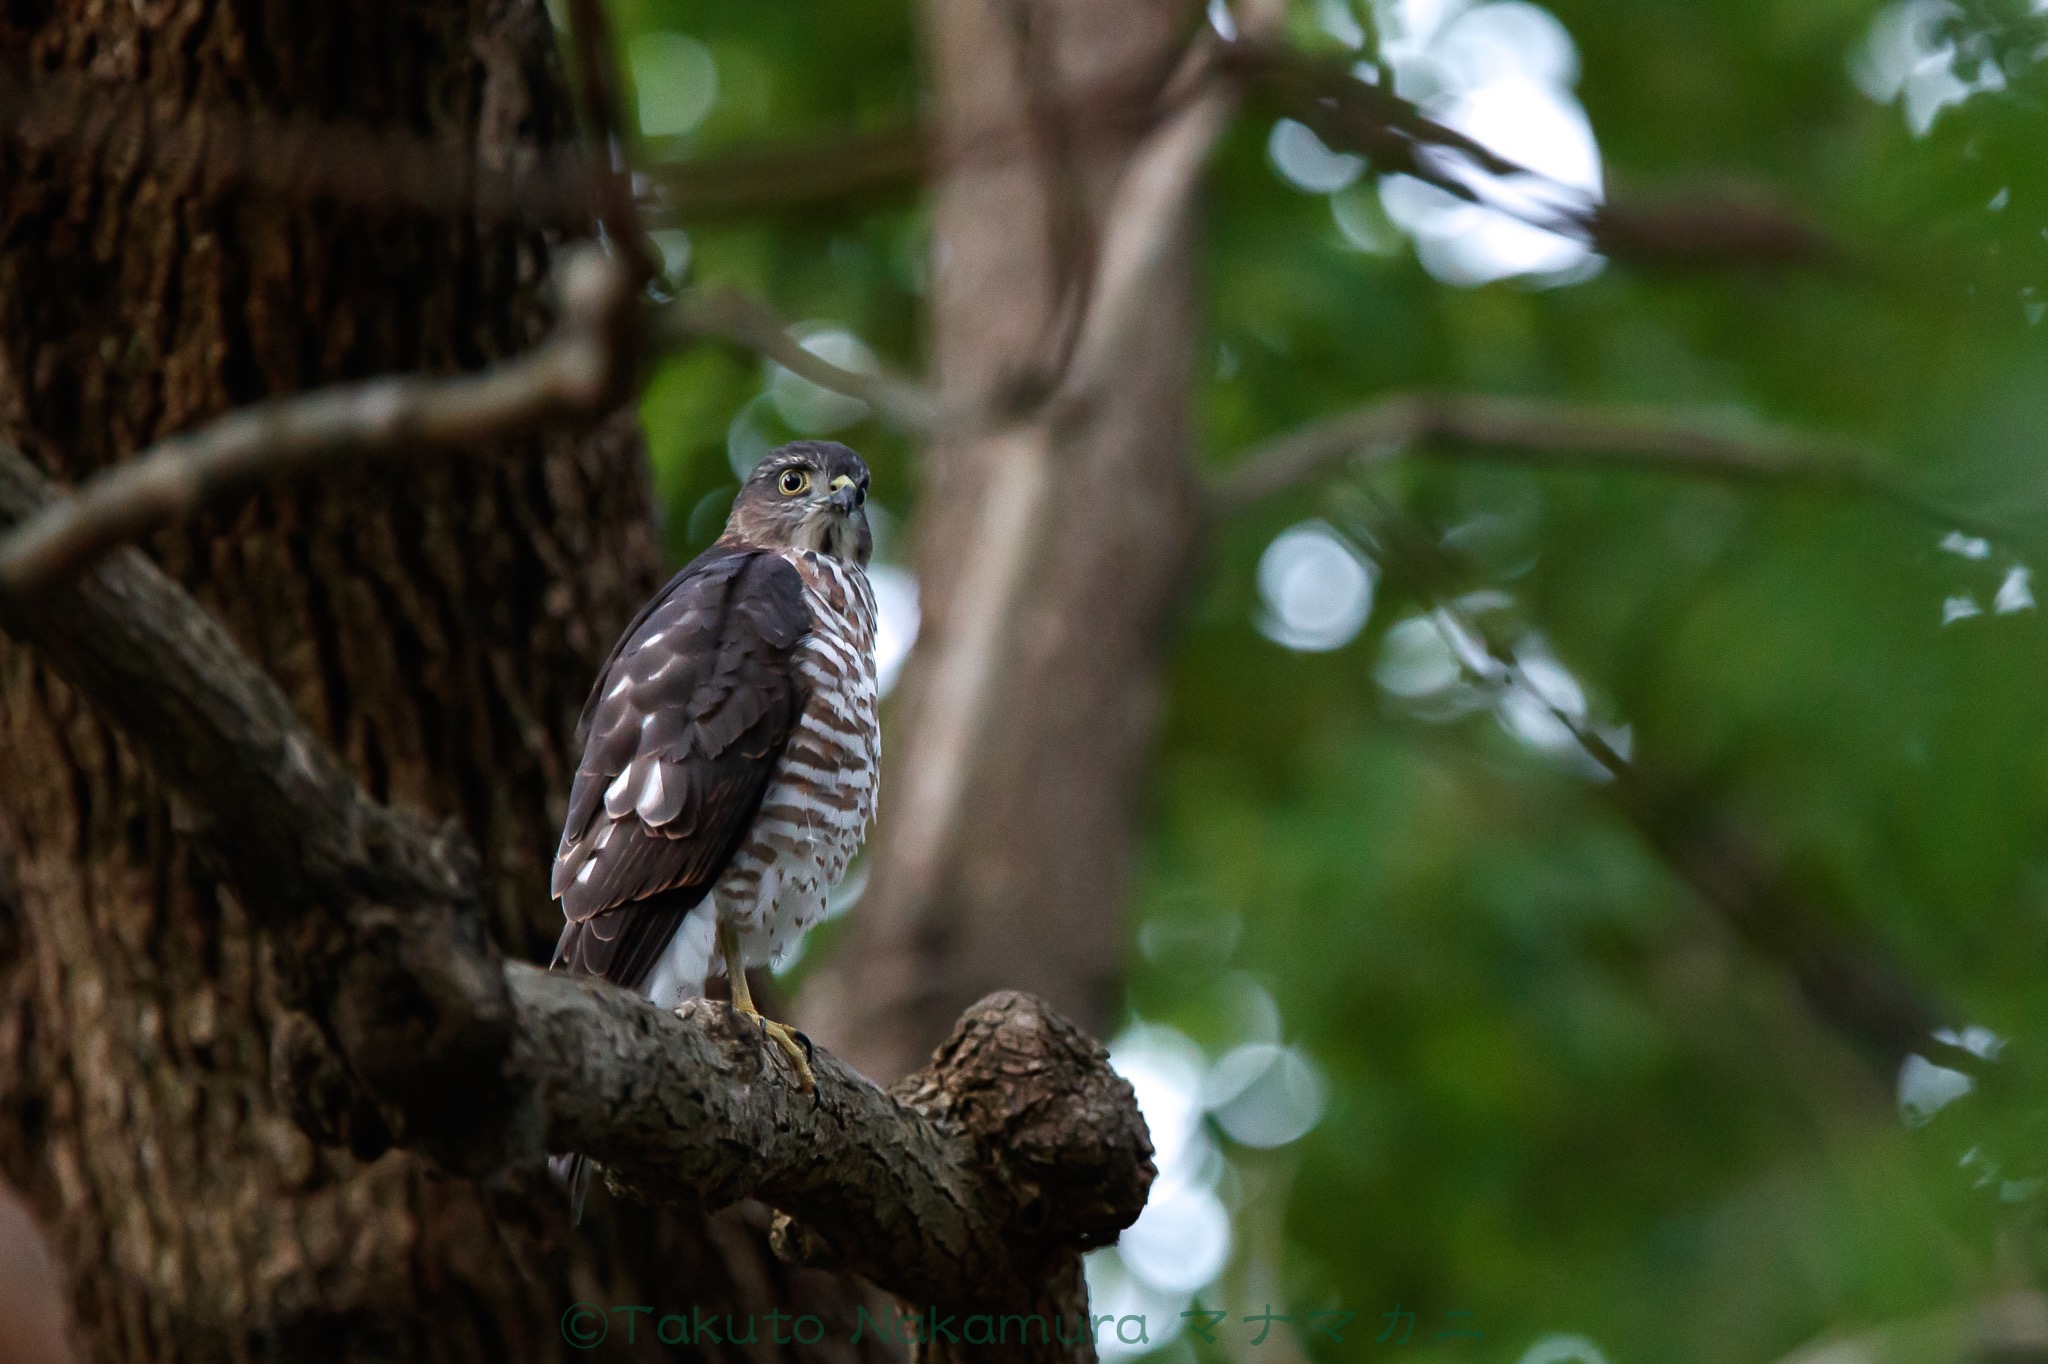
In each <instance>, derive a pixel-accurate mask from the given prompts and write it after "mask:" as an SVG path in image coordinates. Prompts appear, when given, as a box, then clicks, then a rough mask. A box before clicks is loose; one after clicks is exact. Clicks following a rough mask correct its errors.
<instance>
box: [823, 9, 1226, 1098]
mask: <svg viewBox="0 0 2048 1364" xmlns="http://www.w3.org/2000/svg"><path fill="white" fill-rule="evenodd" d="M1191 15H1192V10H1191V7H1190V6H1188V5H1186V4H1184V3H1182V2H1181V0H1129V3H1119V4H1103V3H1101V2H1100V0H929V2H928V3H927V4H926V5H925V6H924V16H925V21H926V31H927V33H928V35H929V48H930V53H931V63H932V69H933V78H934V81H935V84H936V86H937V95H938V108H939V119H938V122H939V126H940V127H941V128H943V129H945V130H947V136H948V137H949V138H951V139H954V140H956V142H957V143H959V144H963V145H964V144H965V143H966V142H968V141H969V140H971V139H974V138H975V137H977V136H978V135H980V136H986V134H987V132H988V130H992V129H1004V130H1013V131H1014V130H1016V129H1019V128H1021V129H1024V130H1026V131H1027V133H1028V147H1029V151H1028V153H1027V154H1025V155H1022V156H1003V157H990V156H987V155H981V156H975V155H968V154H963V155H960V156H956V157H949V156H947V155H946V153H945V150H944V149H943V148H942V149H941V152H940V157H939V164H940V165H941V167H942V168H943V170H944V174H943V176H942V178H941V180H940V181H939V183H938V184H937V185H936V186H935V189H934V195H933V198H934V226H935V233H934V241H933V253H934V261H933V264H934V269H933V290H932V351H933V354H934V356H935V357H936V374H935V376H934V377H935V380H936V383H937V386H938V388H939V390H940V394H941V400H942V407H944V408H945V409H946V410H961V409H962V408H964V407H965V406H967V405H968V404H973V403H980V404H985V405H986V410H991V411H995V412H998V413H1000V412H1002V411H1004V410H1005V409H1010V408H1015V407H1017V406H1018V405H1019V404H1020V402H1028V401H1029V400H1030V399H1031V398H1032V397H1033V396H1034V395H1042V394H1043V393H1044V392H1045V391H1046V389H1047V388H1048V387H1049V385H1050V384H1052V383H1053V382H1055V381H1056V380H1057V378H1058V376H1059V371H1060V369H1061V366H1062V365H1063V364H1064V362H1065V360H1066V357H1067V354H1068V352H1069V350H1070V348H1071V346H1072V344H1073V341H1074V337H1075V332H1076V329H1077V328H1078V325H1079V322H1080V319H1081V317H1082V315H1083V313H1084V312H1085V310H1086V307H1087V304H1088V301H1089V300H1088V296H1087V295H1088V286H1089V282H1090V279H1091V275H1092V273H1093V270H1094V267H1095V259H1094V250H1095V247H1096V245H1097V242H1098V239H1099V236H1100V231H1101V226H1102V223H1101V219H1102V215H1103V210H1104V207H1105V205H1106V204H1107V202H1108V200H1109V198H1110V195H1111V192H1112V190H1113V189H1114V187H1115V185H1116V182H1117V179H1118V176H1119V174H1120V172H1121V171H1122V170H1123V168H1124V166H1125V164H1126V163H1127V161H1128V159H1129V156H1130V153H1131V150H1132V148H1133V147H1134V146H1135V144H1136V143H1137V141H1138V139H1139V137H1140V136H1141V135H1142V134H1143V132H1144V131H1145V130H1146V127H1147V125H1148V124H1149V122H1150V115H1149V109H1148V107H1147V106H1148V101H1147V100H1145V99H1143V98H1142V95H1143V94H1146V93H1150V92H1153V91H1156V90H1157V88H1158V87H1159V85H1161V84H1162V83H1163V82H1164V80H1165V78H1166V76H1167V74H1168V73H1169V72H1170V71H1171V69H1172V64H1173V62H1174V60H1175V59H1176V57H1177V56H1178V55H1179V54H1180V52H1181V51H1182V50H1183V49H1184V47H1185V43H1186V38H1187V32H1188V21H1189V19H1190V17H1191ZM1107 91H1119V92H1136V93H1138V94H1139V95H1140V96H1141V97H1140V98H1138V99H1136V100H1134V101H1133V100H1126V101H1123V102H1122V108H1123V110H1124V111H1125V112H1124V116H1123V117H1120V118H1119V117H1115V116H1114V115H1112V114H1107V113H1105V112H1104V111H1105V108H1110V109H1114V108H1116V107H1117V106H1118V103H1119V102H1118V101H1116V100H1106V99H1104V98H1102V96H1103V94H1104V92H1107ZM1086 96H1094V98H1088V97H1086ZM1133 106H1135V109H1136V110H1137V112H1138V113H1139V114H1140V117H1137V118H1133V117H1130V112H1129V111H1130V110H1131V109H1132V107H1133ZM1175 251H1176V257H1175V259H1174V261H1173V263H1172V264H1171V265H1170V266H1169V267H1168V269H1167V272H1166V275H1167V279H1168V284H1167V286H1166V287H1163V288H1161V289H1159V290H1158V291H1157V292H1156V294H1155V295H1154V296H1153V297H1152V298H1151V299H1150V300H1149V305H1148V306H1147V308H1146V309H1145V312H1144V314H1143V315H1142V316H1141V317H1140V318H1139V319H1138V320H1137V322H1136V323H1135V325H1134V326H1133V328H1132V331H1131V333H1130V334H1129V344H1128V348H1127V356H1128V360H1127V363H1125V364H1124V365H1123V366H1122V367H1121V368H1120V369H1119V370H1118V371H1117V373H1116V375H1115V376H1114V379H1113V381H1112V383H1111V385H1110V387H1109V388H1108V389H1107V390H1106V391H1105V392H1104V393H1103V394H1102V396H1101V400H1100V402H1098V403H1096V404H1094V405H1092V406H1091V407H1090V408H1089V409H1088V410H1086V411H1085V412H1084V413H1082V414H1080V415H1079V417H1078V419H1077V420H1074V421H1072V422H1071V423H1069V424H1067V425H1065V426H1064V427H1062V428H1061V429H1057V430H1055V431H1054V433H1053V435H1052V439H1051V440H1050V441H1049V442H1046V443H1044V444H1043V445H1039V446H1034V445H1033V444H1032V442H1030V441H1029V440H1028V439H1025V440H1020V439H1019V438H1018V437H1017V435H1016V433H1014V432H999V433H995V434H991V435H983V436H978V437H975V438H971V439H952V440H946V439H943V438H942V439H941V440H940V441H939V442H938V443H937V444H935V446H934V447H933V449H932V450H931V451H930V452H929V454H928V457H927V464H926V476H925V479H924V483H923V486H922V487H921V488H920V489H919V493H918V512H917V524H916V526H915V528H914V533H915V542H916V566H917V572H918V581H919V584H920V591H921V597H922V602H921V605H922V608H923V624H922V627H921V631H920V637H919V642H918V647H917V651H916V654H915V656H914V657H913V659H912V661H911V664H910V666H909V670H908V672H907V673H906V675H905V679H904V683H903V686H902V689H901V692H900V694H899V695H900V700H898V702H897V703H896V709H895V712H894V714H893V716H892V718H891V729H890V733H889V735H888V738H887V745H888V749H887V754H886V761H885V764H884V771H885V773H886V776H885V792H886V794H885V795H884V796H883V799H882V812H883V817H882V826H881V830H880V833H879V835H878V839H877V846H876V849H875V853H874V870H873V879H872V880H871V882H870V885H869V890H868V892H867V894H866V895H865V896H864V897H863V899H862V902H861V905H860V908H859V909H858V910H857V911H856V912H855V914H854V915H853V917H852V920H851V927H850V929H849V932H848V941H847V944H846V945H845V946H844V948H843V949H842V950H840V951H839V952H837V953H836V954H835V955H834V956H833V958H832V959H831V960H830V961H829V962H828V963H826V964H825V965H824V966H822V967H821V968H820V971H819V973H818V974H817V975H816V976H814V977H813V978H812V980H811V981H810V982H809V983H807V985H806V993H805V999H804V1000H803V1005H804V1011H805V1012H804V1018H805V1022H806V1025H807V1026H809V1027H811V1028H813V1029H814V1031H815V1032H816V1034H817V1036H818V1038H819V1040H820V1041H821V1042H823V1043H825V1044H826V1045H827V1046H829V1047H832V1048H834V1049H835V1050H837V1051H838V1052H839V1053H840V1054H841V1055H843V1056H846V1057H847V1058H848V1059H850V1060H852V1061H853V1062H854V1064H856V1065H858V1066H860V1067H861V1068H862V1069H863V1070H864V1071H866V1073H868V1074H869V1075H872V1076H874V1077H876V1078H877V1079H882V1080H888V1079H891V1078H893V1077H895V1076H897V1075H899V1074H902V1073H903V1072H905V1071H907V1070H909V1069H911V1068H912V1067H914V1066H915V1065H917V1064H918V1063H919V1062H920V1061H921V1060H922V1059H923V1056H924V1054H925V1053H926V1052H927V1051H928V1050H929V1049H930V1048H931V1047H932V1046H933V1045H934V1043H936V1042H937V1041H938V1040H939V1039H941V1038H943V1037H944V1036H945V1034H946V1030H947V1028H948V1027H949V1026H950V1025H951V1022H952V1020H953V1018H954V1017H956V1016H957V1015H958V1014H959V1012H960V1010H961V1009H962V1008H963V1007H965V1006H966V1005H967V1004H968V1003H970V1002H972V1001H973V1000H975V999H977V998H979V997H980V996H981V995H982V994H984V993H986V992H987V991H988V990H989V989H991V988H996V987H997V986H1009V987H1014V988H1018V989H1024V990H1030V991H1032V992H1034V993H1037V994H1040V995H1042V996H1044V997H1045V998H1046V999H1048V1000H1050V1001H1052V1002H1053V1003H1054V1005H1056V1006H1057V1007H1058V1008H1059V1009H1061V1010H1062V1011H1064V1012H1066V1013H1067V1014H1068V1015H1069V1016H1071V1017H1073V1018H1075V1019H1076V1020H1078V1021H1079V1022H1081V1023H1082V1025H1083V1026H1084V1027H1087V1028H1090V1029H1091V1030H1094V1031H1097V1032H1098V1033H1099V1032H1100V1031H1101V1030H1102V1029H1103V1028H1104V1026H1105V1024H1107V1023H1108V1022H1109V1021H1110V1015H1109V1010H1110V1008H1111V1007H1112V1005H1113V1003H1114V999H1115V992H1116V987H1117V983H1118V979H1119V970H1118V963H1119V962H1120V960H1121V958H1122V952H1123V919H1122V913H1121V907H1122V903H1123V899H1124V894H1125V888H1126V882H1127V863H1128V858H1129V849H1130V844H1131V838H1132V831H1133V823H1134V819H1135V816H1136V805H1137V797H1138V794H1139V789H1140V785H1141V782H1142V780H1143V776H1144V772H1145V759H1146V757H1147V756H1148V754H1149V751H1150V747H1151V739H1152V735H1153V731H1154V722H1155V716H1156V711H1157V708H1158V697H1159V691H1160V678H1161V670H1162V666H1163V655H1164V645H1165V634H1166V630H1167V627H1168V625H1169V623H1170V617H1171V614H1172V611H1173V608H1174V605H1175V601H1176V596H1177V591H1176V589H1177V586H1178V584H1179V581H1180V578H1181V573H1182V569H1183V566H1184V564H1185V561H1186V558H1187V555H1188V552H1189V549H1190V547H1191V544H1192V542H1193V539H1194V535H1195V530H1196V515H1195V502H1194V496H1193V494H1194V489H1193V487H1192V486H1191V482H1190V478H1189V473H1188V470H1189V464H1188V462H1187V451H1186V445H1187V440H1188V416H1187V413H1188V399H1189V392H1190V390H1189V372H1188V371H1189V357H1190V352H1191V344H1190V336H1191V333H1192V331H1193V329H1194V328H1195V326H1196V325H1197V324H1196V319H1195V308H1194V304H1193V295H1192V273H1191V269H1192V267H1191V253H1190V252H1189V251H1188V250H1187V249H1186V243H1185V242H1181V243H1178V244H1177V246H1176V248H1175ZM1034 463H1035V464H1036V467H1032V466H1033V465H1034ZM1034 480H1043V487H1044V495H1045V496H1046V497H1047V498H1048V499H1049V505H1048V506H1047V507H1046V510H1045V515H1044V516H1043V517H1042V518H1041V519H1040V526H1039V529H1038V531H1037V533H1035V534H1033V535H1031V536H1030V537H1029V542H1028V543H1026V544H1024V545H1022V546H1021V547H1020V550H1019V552H1021V553H1022V554H1024V555H1025V556H1026V560H1025V563H1026V567H1025V569H1024V571H1023V574H1022V579H1021V590H1020V591H1019V592H1018V593H1017V595H1016V597H1015V599H1014V602H1013V603H1012V604H1009V605H1004V604H997V605H995V606H994V607H993V608H991V606H990V603H988V602H987V601H986V600H983V599H980V598H978V597H977V594H976V590H975V587H974V584H975V582H976V574H977V570H978V569H980V568H982V567H984V566H985V565H986V563H987V561H988V559H989V557H990V556H992V555H995V554H999V553H1002V552H1004V551H1003V550H1002V549H1001V548H1000V547H999V546H998V545H997V544H996V543H994V542H995V541H996V540H999V539H1000V535H992V533H991V523H992V520H993V521H994V522H998V523H999V522H1001V521H1002V520H1003V519H1004V517H1005V516H1006V510H1005V504H1006V503H1008V502H1012V501H1015V500H1017V499H1022V498H1029V497H1031V496H1034V495H1035V492H1034V489H1033V486H1032V485H1033V483H1034ZM991 609H993V610H994V611H995V612H997V613H999V614H1000V615H1001V616H1002V619H1001V620H1000V621H995V622H992V621H990V620H989V619H988V616H989V613H990V611H991ZM977 667H981V668H986V669H988V670H990V673H991V676H990V678H989V680H988V684H987V687H986V689H985V690H984V692H983V693H982V695H983V704H982V705H981V707H980V713H979V714H978V715H962V714H961V713H960V709H961V706H962V701H961V691H962V689H961V688H960V687H958V686H955V685H952V682H953V681H954V680H955V679H958V678H959V677H960V676H961V675H962V674H963V672H965V673H972V671H973V670H974V669H975V668H977ZM948 766H952V767H957V769H958V771H957V775H948V774H947V773H946V772H945V771H942V770H940V769H944V768H947V767H948ZM944 805H956V806H957V808H958V810H959V811H960V814H959V817H958V818H956V819H954V820H952V821H951V822H950V823H948V821H947V818H946V817H945V815H944V814H943V813H942V812H941V811H940V810H939V809H937V808H935V807H937V806H944Z"/></svg>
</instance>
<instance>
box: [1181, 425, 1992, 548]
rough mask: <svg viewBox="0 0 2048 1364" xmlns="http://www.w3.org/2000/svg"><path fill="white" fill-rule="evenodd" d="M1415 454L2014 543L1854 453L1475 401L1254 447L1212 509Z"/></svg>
mask: <svg viewBox="0 0 2048 1364" xmlns="http://www.w3.org/2000/svg"><path fill="white" fill-rule="evenodd" d="M1418 452H1427V453H1433V454H1441V455H1452V456H1463V457H1471V458H1480V459H1493V460H1502V461H1511V462H1520V463H1538V464H1554V465H1559V466H1569V467H1580V468H1610V469H1622V470H1631V471H1638V472H1646V473H1666V474H1680V475H1685V476H1688V477H1696V478H1715V479H1727V480H1735V481H1741V482H1771V483H1786V484H1794V485H1802V486H1806V487H1813V488H1820V489H1833V490H1838V491H1843V492H1853V493H1859V494H1862V495H1864V496H1868V497H1873V498H1876V499H1878V500H1881V501H1885V502H1889V503H1892V504H1893V505H1895V506H1899V507H1902V508H1904V509H1906V510H1908V511H1911V512H1913V513H1914V514H1915V515H1918V516H1923V517H1925V518H1927V519H1928V520H1930V521H1934V522H1937V523H1939V524H1940V525H1943V526H1946V527H1951V528H1953V527H1961V528H1963V529H1967V530H1972V531H1974V532H1976V533H1978V534H1983V535H1990V536H1994V537H1997V538H2000V539H2004V540H2007V541H2011V540H2013V539H2015V538H2016V533H2015V532H2014V530H2013V529H2012V528H2011V527H2009V526H2003V525H1998V524H1996V523H1993V522H1990V521H1987V520H1986V519H1984V518H1983V517H1980V516H1976V515H1973V514H1971V513H1968V512H1961V511H1957V510H1954V509H1952V508H1948V507H1944V506H1942V505H1940V504H1938V503H1936V502H1934V501H1933V500H1931V499H1929V498H1926V497H1923V496H1921V495H1920V494H1918V493H1915V492H1912V491H1911V490H1909V489H1906V488H1903V487H1901V486H1900V485H1898V484H1897V483H1895V482H1893V481H1892V480H1891V479H1890V478H1889V477H1887V476H1886V475H1885V474H1884V473H1883V472H1882V470H1881V467H1880V465H1879V462H1878V459H1877V457H1876V456H1875V454H1874V453H1873V452H1872V451H1870V450H1869V449H1868V448H1866V447H1864V446H1861V445H1859V444H1856V443H1854V442H1852V441H1847V440H1842V439H1840V438H1836V437H1829V436H1816V435H1809V434H1806V433H1803V432H1798V431H1788V430H1784V429H1782V428H1773V427H1764V426H1754V425H1748V426H1735V425H1731V424H1730V423H1729V422H1728V421H1727V420H1726V419H1725V418H1721V419H1716V418H1714V417H1713V416H1711V415H1703V414H1688V413H1685V412H1673V411H1663V410H1657V409H1642V408H1633V409H1632V408H1615V407H1603V406H1594V405H1588V404H1583V403H1570V402H1559V401H1555V400H1551V399H1543V398H1505V397H1492V396H1483V395H1475V394H1440V393H1413V394H1398V395H1395V396H1393V397H1389V398H1383V399H1380V400H1378V401H1376V402H1373V403H1369V404H1367V405H1366V406H1364V407H1360V408H1355V409H1353V410H1352V411H1350V412H1345V413H1341V414H1339V415H1338V416H1335V417H1330V418H1326V419H1324V420H1322V421H1318V422H1312V423H1310V424H1309V425H1307V426H1304V427H1301V428H1300V429H1298V430H1295V431H1291V432H1288V433H1287V434H1285V435H1282V436H1279V437H1276V438H1275V439H1273V440H1270V441H1267V442H1265V443H1263V444H1261V445H1257V446H1254V447H1253V448H1252V449H1250V450H1248V451H1246V452H1245V453H1244V454H1243V455H1242V456H1240V457H1239V458H1238V459H1236V460H1234V461H1232V463H1231V465H1230V466H1229V467H1228V468H1227V469H1225V470H1224V471H1223V472H1222V473H1221V474H1219V475H1218V476H1217V478H1216V480H1215V482H1214V483H1213V485H1212V487H1211V493H1210V507H1211V510H1212V511H1213V512H1214V514H1216V515H1218V516H1229V515H1232V514H1234V513H1236V512H1239V511H1242V510H1244V509H1245V508H1246V507H1249V506H1251V505H1253V504H1254V503H1257V502H1260V501H1262V500H1264V499H1265V498H1268V497H1271V496H1274V495H1275V494H1278V493H1281V492H1284V491H1286V490H1288V489H1290V488H1294V487H1299V486H1301V485H1302V484H1305V483H1309V482H1312V481H1314V480H1316V479H1319V478H1323V477H1326V476H1329V475H1331V474H1334V473H1337V472H1339V471H1340V470H1342V469H1345V468H1353V467H1358V466H1360V465H1366V464H1375V463H1380V462H1382V461H1385V460H1389V459H1393V458H1396V457H1398V456H1401V455H1406V454H1411V453H1418Z"/></svg>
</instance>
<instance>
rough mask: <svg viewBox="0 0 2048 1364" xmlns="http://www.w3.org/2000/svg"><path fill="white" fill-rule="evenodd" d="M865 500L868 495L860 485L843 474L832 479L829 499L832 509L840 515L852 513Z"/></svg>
mask: <svg viewBox="0 0 2048 1364" xmlns="http://www.w3.org/2000/svg"><path fill="white" fill-rule="evenodd" d="M867 500H868V495H867V494H866V493H865V492H863V491H862V490H861V488H860V485H859V484H857V483H855V482H854V481H853V480H852V479H851V478H848V477H847V476H846V475H845V474H841V475H840V476H839V477H837V478H835V479H833V480H832V496H831V499H830V501H831V504H832V510H834V511H836V512H838V513H839V514H840V515H841V516H851V515H853V513H854V512H855V511H856V510H857V509H858V508H859V507H860V505H861V504H862V503H863V502H866V501H867Z"/></svg>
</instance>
